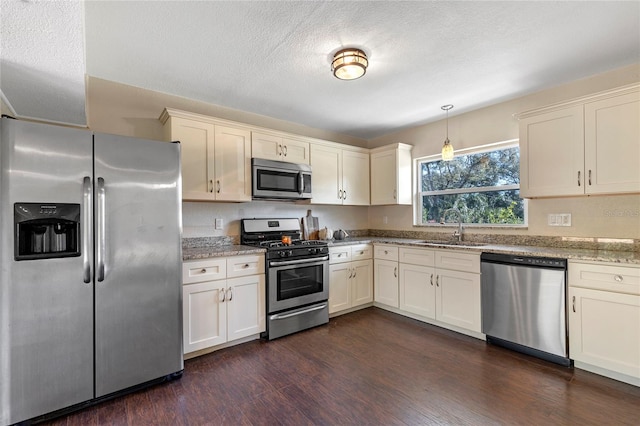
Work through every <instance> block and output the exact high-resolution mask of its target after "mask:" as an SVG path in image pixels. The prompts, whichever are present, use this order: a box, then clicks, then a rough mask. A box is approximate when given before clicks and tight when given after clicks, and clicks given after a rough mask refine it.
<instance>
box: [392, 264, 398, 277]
mask: <svg viewBox="0 0 640 426" xmlns="http://www.w3.org/2000/svg"><path fill="white" fill-rule="evenodd" d="M393 276H394V277H395V278H398V267H397V266H396V267H395V268H393Z"/></svg>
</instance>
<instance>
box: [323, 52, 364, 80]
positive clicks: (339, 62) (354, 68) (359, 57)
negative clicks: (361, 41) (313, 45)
mask: <svg viewBox="0 0 640 426" xmlns="http://www.w3.org/2000/svg"><path fill="white" fill-rule="evenodd" d="M368 66H369V60H368V59H367V55H366V53H364V52H363V51H362V50H360V49H356V48H353V47H350V48H348V49H342V50H340V51H338V52H336V54H335V55H333V61H332V62H331V71H332V72H333V75H334V76H336V77H337V78H339V79H340V80H355V79H356V78H360V77H362V76H363V75H364V74H365V73H366V72H367V67H368Z"/></svg>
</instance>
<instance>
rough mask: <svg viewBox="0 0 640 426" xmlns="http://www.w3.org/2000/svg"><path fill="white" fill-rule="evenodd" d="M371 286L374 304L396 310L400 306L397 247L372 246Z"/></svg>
mask: <svg viewBox="0 0 640 426" xmlns="http://www.w3.org/2000/svg"><path fill="white" fill-rule="evenodd" d="M373 250H374V262H373V285H374V291H373V295H374V300H375V302H376V303H380V304H383V305H387V306H390V307H392V308H398V307H399V306H400V299H399V297H400V294H399V287H398V285H399V269H398V247H396V246H389V245H378V244H375V245H374V246H373Z"/></svg>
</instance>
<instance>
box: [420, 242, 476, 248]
mask: <svg viewBox="0 0 640 426" xmlns="http://www.w3.org/2000/svg"><path fill="white" fill-rule="evenodd" d="M415 244H424V245H426V246H462V247H482V246H486V245H487V244H486V243H477V242H472V241H437V240H423V241H416V242H415Z"/></svg>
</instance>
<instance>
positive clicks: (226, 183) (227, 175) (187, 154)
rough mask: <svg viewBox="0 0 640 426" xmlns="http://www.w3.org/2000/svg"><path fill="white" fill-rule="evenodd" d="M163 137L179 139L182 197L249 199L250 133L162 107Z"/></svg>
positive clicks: (224, 199) (208, 199) (226, 199)
mask: <svg viewBox="0 0 640 426" xmlns="http://www.w3.org/2000/svg"><path fill="white" fill-rule="evenodd" d="M160 119H161V121H162V122H163V124H164V126H165V138H166V139H167V140H171V141H180V146H181V158H182V198H183V199H184V200H199V201H250V200H251V133H250V132H249V130H246V129H243V128H240V127H238V128H236V127H232V126H226V125H218V124H215V121H213V120H212V119H211V118H209V117H206V116H200V115H198V114H191V113H185V112H182V111H177V110H169V109H165V111H164V112H163V114H162V116H161V117H160Z"/></svg>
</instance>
